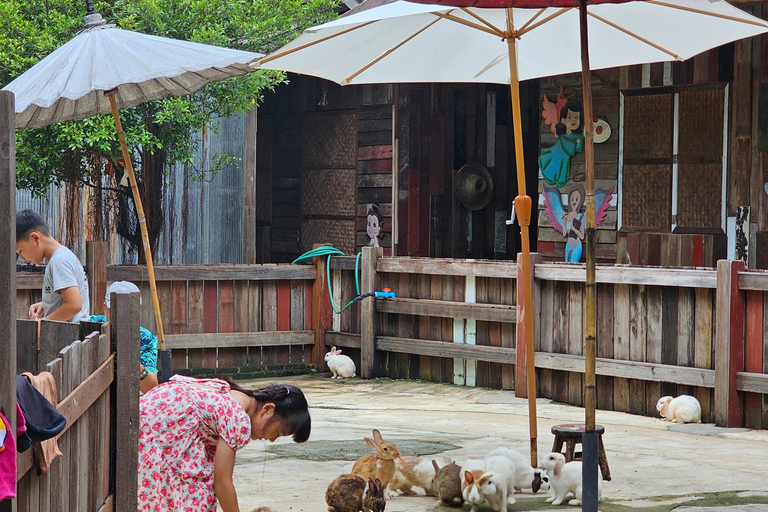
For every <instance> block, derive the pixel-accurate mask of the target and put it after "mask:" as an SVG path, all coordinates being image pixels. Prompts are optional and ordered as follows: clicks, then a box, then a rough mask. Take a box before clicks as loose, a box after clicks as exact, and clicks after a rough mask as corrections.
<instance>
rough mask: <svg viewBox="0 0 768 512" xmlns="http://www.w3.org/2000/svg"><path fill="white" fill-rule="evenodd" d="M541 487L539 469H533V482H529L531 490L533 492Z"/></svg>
mask: <svg viewBox="0 0 768 512" xmlns="http://www.w3.org/2000/svg"><path fill="white" fill-rule="evenodd" d="M539 489H541V471H535V472H534V476H533V482H531V490H532V491H533V493H534V494H536V493H537V492H539Z"/></svg>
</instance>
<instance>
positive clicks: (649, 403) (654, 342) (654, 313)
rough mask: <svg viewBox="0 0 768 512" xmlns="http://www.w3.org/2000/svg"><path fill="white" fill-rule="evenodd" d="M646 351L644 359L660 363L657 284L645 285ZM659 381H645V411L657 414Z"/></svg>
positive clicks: (660, 307) (660, 305) (650, 414)
mask: <svg viewBox="0 0 768 512" xmlns="http://www.w3.org/2000/svg"><path fill="white" fill-rule="evenodd" d="M645 298H646V302H645V304H646V309H645V311H646V318H647V321H646V344H645V347H646V351H645V360H646V361H647V362H649V363H661V360H662V356H661V352H662V349H661V346H662V325H663V323H662V322H663V313H662V289H661V287H659V286H646V288H645ZM661 396H662V394H661V383H660V382H646V383H645V413H646V414H647V415H648V416H657V415H658V411H657V410H656V402H658V400H659V398H661Z"/></svg>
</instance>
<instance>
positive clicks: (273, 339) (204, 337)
mask: <svg viewBox="0 0 768 512" xmlns="http://www.w3.org/2000/svg"><path fill="white" fill-rule="evenodd" d="M314 344H315V332H314V331H260V332H226V333H224V332H216V333H204V334H169V335H167V336H166V337H165V345H166V346H167V347H168V348H170V349H192V348H230V347H284V346H288V345H314Z"/></svg>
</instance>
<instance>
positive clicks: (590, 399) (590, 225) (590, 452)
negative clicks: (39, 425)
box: [579, 0, 600, 512]
mask: <svg viewBox="0 0 768 512" xmlns="http://www.w3.org/2000/svg"><path fill="white" fill-rule="evenodd" d="M579 29H580V30H579V32H580V34H581V66H582V70H581V81H582V87H583V89H584V92H583V102H582V106H583V109H584V112H583V115H584V160H585V164H586V189H587V190H586V193H587V197H586V207H587V232H586V237H585V238H586V246H587V247H586V260H587V280H586V325H585V329H584V355H585V358H584V359H585V374H584V415H585V424H586V428H585V432H584V435H583V439H582V448H583V452H584V454H583V461H584V464H583V466H582V472H583V474H582V481H583V485H584V487H583V489H584V492H583V496H582V510H583V511H585V512H597V458H598V444H599V442H600V438H599V436H598V434H597V433H596V432H595V402H596V388H595V382H596V378H595V355H596V354H595V351H596V348H595V337H596V336H595V335H596V331H597V328H596V327H597V309H596V306H597V304H596V302H597V284H596V283H595V152H594V137H593V133H592V131H593V122H592V73H591V71H590V67H589V38H588V33H587V0H579Z"/></svg>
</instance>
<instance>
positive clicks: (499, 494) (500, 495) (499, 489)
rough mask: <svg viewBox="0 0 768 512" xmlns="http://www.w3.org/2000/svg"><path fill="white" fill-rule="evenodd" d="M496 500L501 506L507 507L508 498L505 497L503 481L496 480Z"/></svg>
mask: <svg viewBox="0 0 768 512" xmlns="http://www.w3.org/2000/svg"><path fill="white" fill-rule="evenodd" d="M496 502H497V503H499V505H500V506H501V507H504V509H506V508H507V499H506V498H505V497H504V486H503V485H502V484H501V482H496ZM502 510H503V509H502Z"/></svg>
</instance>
